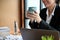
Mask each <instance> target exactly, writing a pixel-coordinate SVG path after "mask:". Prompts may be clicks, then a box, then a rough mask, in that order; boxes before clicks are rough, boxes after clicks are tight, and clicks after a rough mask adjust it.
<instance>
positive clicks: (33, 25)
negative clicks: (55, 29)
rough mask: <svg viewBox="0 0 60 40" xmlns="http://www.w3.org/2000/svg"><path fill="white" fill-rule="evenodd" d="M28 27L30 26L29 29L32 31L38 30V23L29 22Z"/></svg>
mask: <svg viewBox="0 0 60 40" xmlns="http://www.w3.org/2000/svg"><path fill="white" fill-rule="evenodd" d="M29 25H30V27H31V28H32V29H38V27H37V26H38V23H37V22H32V23H31V21H30V22H29Z"/></svg>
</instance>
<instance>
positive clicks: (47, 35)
mask: <svg viewBox="0 0 60 40" xmlns="http://www.w3.org/2000/svg"><path fill="white" fill-rule="evenodd" d="M20 31H21V35H22V38H23V40H59V32H58V31H52V30H42V29H21V30H20Z"/></svg>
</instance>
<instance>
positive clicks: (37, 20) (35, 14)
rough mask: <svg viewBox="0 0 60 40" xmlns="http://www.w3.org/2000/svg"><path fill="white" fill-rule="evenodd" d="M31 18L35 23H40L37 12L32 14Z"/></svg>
mask: <svg viewBox="0 0 60 40" xmlns="http://www.w3.org/2000/svg"><path fill="white" fill-rule="evenodd" d="M33 18H34V19H35V20H36V22H37V23H40V22H41V20H42V19H41V17H40V16H39V14H38V13H37V12H35V13H34V14H33Z"/></svg>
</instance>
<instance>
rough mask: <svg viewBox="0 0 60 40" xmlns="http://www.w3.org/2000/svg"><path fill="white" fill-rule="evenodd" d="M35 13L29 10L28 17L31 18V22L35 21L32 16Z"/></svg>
mask: <svg viewBox="0 0 60 40" xmlns="http://www.w3.org/2000/svg"><path fill="white" fill-rule="evenodd" d="M32 14H33V13H29V12H27V14H26V17H27V18H29V19H30V21H31V23H32V22H33V21H34V18H33V17H32Z"/></svg>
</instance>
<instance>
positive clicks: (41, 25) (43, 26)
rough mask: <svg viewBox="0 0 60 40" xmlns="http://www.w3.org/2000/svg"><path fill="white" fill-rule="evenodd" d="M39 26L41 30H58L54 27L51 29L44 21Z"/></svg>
mask: <svg viewBox="0 0 60 40" xmlns="http://www.w3.org/2000/svg"><path fill="white" fill-rule="evenodd" d="M38 25H39V26H38V27H39V28H40V29H47V30H56V29H54V28H53V27H51V26H50V25H49V24H47V23H46V22H45V21H44V20H42V21H41V22H40V23H39V24H38Z"/></svg>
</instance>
